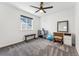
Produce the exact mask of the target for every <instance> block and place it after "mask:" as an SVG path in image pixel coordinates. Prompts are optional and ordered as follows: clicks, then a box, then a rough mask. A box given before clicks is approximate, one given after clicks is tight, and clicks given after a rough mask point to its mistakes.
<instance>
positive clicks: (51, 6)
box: [43, 6, 53, 9]
mask: <svg viewBox="0 0 79 59" xmlns="http://www.w3.org/2000/svg"><path fill="white" fill-rule="evenodd" d="M50 8H53V6H50V7H44V8H43V9H50Z"/></svg>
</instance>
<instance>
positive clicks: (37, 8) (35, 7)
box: [31, 5, 40, 9]
mask: <svg viewBox="0 0 79 59" xmlns="http://www.w3.org/2000/svg"><path fill="white" fill-rule="evenodd" d="M31 7H33V8H37V9H40V8H39V7H36V6H32V5H31Z"/></svg>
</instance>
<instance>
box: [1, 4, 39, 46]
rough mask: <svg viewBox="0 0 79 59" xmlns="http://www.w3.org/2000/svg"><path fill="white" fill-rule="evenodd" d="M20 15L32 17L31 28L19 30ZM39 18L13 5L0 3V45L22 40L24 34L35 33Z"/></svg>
mask: <svg viewBox="0 0 79 59" xmlns="http://www.w3.org/2000/svg"><path fill="white" fill-rule="evenodd" d="M20 15H25V16H28V17H32V18H33V30H23V31H22V30H21V23H20ZM39 19H40V18H39V17H36V16H34V15H32V14H29V13H27V12H25V11H22V10H20V9H17V8H15V7H13V6H9V5H6V4H0V47H4V46H7V45H10V44H14V43H17V42H21V41H23V40H24V35H25V34H30V33H36V34H37V30H38V29H40V26H39V24H40V23H39Z"/></svg>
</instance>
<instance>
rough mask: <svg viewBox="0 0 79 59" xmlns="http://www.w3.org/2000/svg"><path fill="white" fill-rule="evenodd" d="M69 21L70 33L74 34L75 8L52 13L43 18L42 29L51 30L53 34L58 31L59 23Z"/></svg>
mask: <svg viewBox="0 0 79 59" xmlns="http://www.w3.org/2000/svg"><path fill="white" fill-rule="evenodd" d="M64 20H68V21H69V32H71V33H74V32H75V30H74V26H75V23H74V22H75V20H74V8H69V9H67V10H63V11H60V12H57V13H52V12H51V14H48V15H45V16H43V17H41V27H43V28H45V29H47V30H49V31H50V32H51V33H53V32H56V31H57V21H64Z"/></svg>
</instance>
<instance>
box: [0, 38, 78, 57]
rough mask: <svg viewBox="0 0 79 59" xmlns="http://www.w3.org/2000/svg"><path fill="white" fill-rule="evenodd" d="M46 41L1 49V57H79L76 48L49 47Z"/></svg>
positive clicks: (37, 40)
mask: <svg viewBox="0 0 79 59" xmlns="http://www.w3.org/2000/svg"><path fill="white" fill-rule="evenodd" d="M49 44H50V42H49V41H48V40H46V39H36V40H31V41H29V42H22V43H19V44H16V45H12V46H8V47H5V48H0V56H78V53H77V51H76V49H75V47H70V46H67V45H63V47H64V50H62V49H60V48H58V47H56V46H55V45H54V46H48V45H49Z"/></svg>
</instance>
